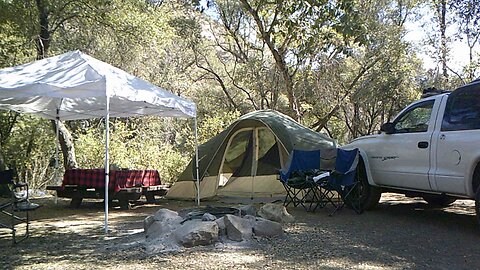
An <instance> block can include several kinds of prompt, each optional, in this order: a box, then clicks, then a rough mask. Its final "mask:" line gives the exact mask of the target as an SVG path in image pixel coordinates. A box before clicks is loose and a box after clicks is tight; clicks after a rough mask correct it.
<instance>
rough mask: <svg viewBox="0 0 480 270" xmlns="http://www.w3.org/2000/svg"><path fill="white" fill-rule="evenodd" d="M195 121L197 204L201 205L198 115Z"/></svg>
mask: <svg viewBox="0 0 480 270" xmlns="http://www.w3.org/2000/svg"><path fill="white" fill-rule="evenodd" d="M194 123H195V172H196V177H197V179H196V180H197V181H196V182H197V205H200V175H199V173H198V132H197V117H195V120H194Z"/></svg>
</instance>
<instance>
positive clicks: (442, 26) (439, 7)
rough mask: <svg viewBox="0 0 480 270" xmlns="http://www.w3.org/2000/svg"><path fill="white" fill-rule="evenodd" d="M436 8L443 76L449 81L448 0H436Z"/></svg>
mask: <svg viewBox="0 0 480 270" xmlns="http://www.w3.org/2000/svg"><path fill="white" fill-rule="evenodd" d="M434 4H435V8H436V11H437V16H438V26H439V30H440V61H441V62H442V76H443V77H444V79H445V81H448V66H447V57H448V48H447V35H446V32H447V22H446V16H447V0H438V1H437V0H435V1H434Z"/></svg>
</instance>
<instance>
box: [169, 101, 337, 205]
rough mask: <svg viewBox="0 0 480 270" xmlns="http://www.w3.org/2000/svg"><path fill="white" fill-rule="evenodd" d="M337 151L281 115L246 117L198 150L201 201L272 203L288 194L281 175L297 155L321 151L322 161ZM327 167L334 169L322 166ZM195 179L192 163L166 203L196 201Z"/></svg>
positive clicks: (264, 112) (322, 137)
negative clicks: (258, 199) (294, 153)
mask: <svg viewBox="0 0 480 270" xmlns="http://www.w3.org/2000/svg"><path fill="white" fill-rule="evenodd" d="M336 146H337V145H336V142H335V141H334V140H333V139H331V138H329V137H327V136H326V135H323V134H321V133H318V132H315V131H313V130H311V129H309V128H307V127H305V126H302V125H300V124H299V123H297V122H296V121H294V120H293V119H292V118H290V117H288V116H286V115H284V114H281V113H279V112H277V111H273V110H261V111H255V112H251V113H248V114H245V115H243V116H242V117H240V118H239V119H238V120H236V121H235V122H234V123H233V124H231V125H230V126H229V127H228V128H227V129H225V130H223V131H222V132H221V133H219V134H218V135H216V136H215V137H213V138H212V139H210V140H209V141H207V142H206V143H204V144H202V145H200V146H199V148H198V153H199V154H198V155H199V166H198V167H199V170H198V171H199V175H200V181H201V182H200V197H201V198H209V197H213V196H216V195H219V196H243V197H245V196H248V197H273V196H274V195H280V194H284V193H285V190H284V188H283V186H282V184H281V183H280V181H278V180H277V175H278V170H280V169H281V168H282V166H284V164H285V163H286V161H287V158H288V155H289V153H290V152H291V151H292V150H293V149H300V150H316V149H320V150H321V151H322V157H323V156H324V155H325V157H327V156H329V155H332V153H333V152H334V150H335V149H336ZM322 166H326V167H328V166H331V165H329V162H323V161H322ZM196 179H197V178H196V173H195V157H193V159H192V161H191V162H190V163H189V164H188V166H187V168H186V169H185V171H184V172H183V173H182V174H181V175H180V176H179V179H178V181H177V182H176V183H175V184H174V185H173V186H172V188H171V189H170V191H169V192H168V193H167V195H166V197H167V198H172V199H193V198H195V196H196V194H197V192H196V186H195V180H196Z"/></svg>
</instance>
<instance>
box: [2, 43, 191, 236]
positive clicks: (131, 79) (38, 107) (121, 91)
mask: <svg viewBox="0 0 480 270" xmlns="http://www.w3.org/2000/svg"><path fill="white" fill-rule="evenodd" d="M0 109H5V110H13V111H16V112H20V113H30V114H35V115H38V116H41V117H44V118H47V119H52V120H56V121H60V120H79V119H90V118H102V117H105V123H106V124H105V126H106V130H105V134H106V136H105V137H106V139H105V187H108V174H109V154H108V148H109V146H108V145H109V124H108V123H109V118H110V117H129V116H142V115H158V116H163V117H183V118H194V119H195V141H197V122H196V107H195V103H193V102H192V101H190V100H188V99H185V98H181V97H179V96H177V95H174V94H173V93H171V92H168V91H166V90H164V89H162V88H159V87H157V86H155V85H153V84H151V83H149V82H147V81H145V80H142V79H140V78H138V77H135V76H133V75H131V74H128V73H127V72H125V71H123V70H121V69H118V68H116V67H113V66H111V65H109V64H107V63H105V62H102V61H100V60H97V59H95V58H93V57H90V56H88V55H86V54H84V53H82V52H80V51H72V52H68V53H65V54H62V55H58V56H54V57H50V58H46V59H42V60H38V61H35V62H31V63H27V64H24V65H20V66H15V67H10V68H5V69H0ZM57 127H58V125H57ZM57 136H58V129H57ZM57 141H58V138H57ZM196 145H197V143H196ZM197 151H198V150H197V147H196V152H197ZM196 156H198V155H196ZM197 164H198V160H197ZM197 168H198V165H197ZM197 175H198V173H197ZM198 184H199V183H198V181H197V185H198ZM197 190H198V192H199V190H200V189H198V188H197ZM199 198H200V194H198V195H197V203H198V204H199V203H200V201H199ZM105 232H108V188H106V189H105Z"/></svg>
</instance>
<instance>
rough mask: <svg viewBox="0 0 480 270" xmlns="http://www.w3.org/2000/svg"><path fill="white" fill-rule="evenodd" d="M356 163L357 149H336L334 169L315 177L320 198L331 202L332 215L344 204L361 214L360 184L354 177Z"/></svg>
mask: <svg viewBox="0 0 480 270" xmlns="http://www.w3.org/2000/svg"><path fill="white" fill-rule="evenodd" d="M357 164H358V149H356V148H355V149H353V150H343V149H337V157H336V160H335V170H333V171H332V172H330V173H329V175H325V176H324V177H323V178H321V179H315V180H316V182H317V184H318V185H319V187H320V190H321V196H320V200H321V201H325V202H326V203H329V204H331V205H332V206H333V207H334V210H333V211H332V212H331V213H330V216H331V215H333V214H334V213H335V212H337V211H338V210H340V209H342V208H343V207H344V206H345V205H347V206H349V207H351V208H352V209H353V210H354V211H355V212H356V213H358V214H361V213H362V212H363V208H362V205H361V190H360V188H361V185H360V183H359V180H358V178H357V177H356V176H357V174H356V171H357Z"/></svg>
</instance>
